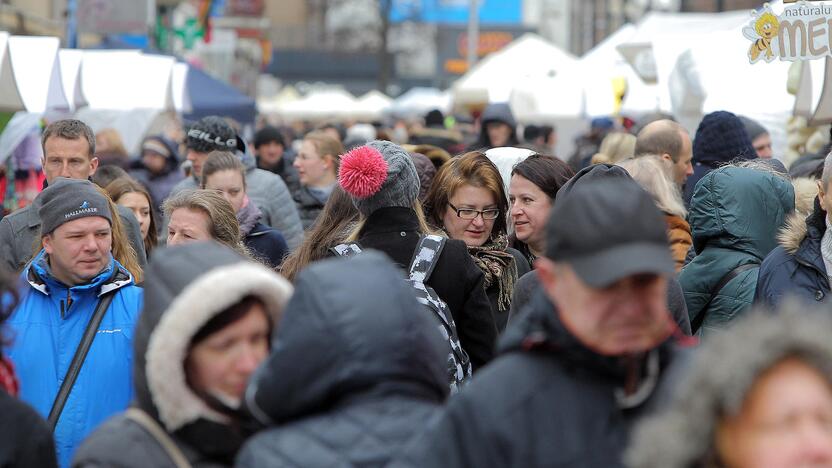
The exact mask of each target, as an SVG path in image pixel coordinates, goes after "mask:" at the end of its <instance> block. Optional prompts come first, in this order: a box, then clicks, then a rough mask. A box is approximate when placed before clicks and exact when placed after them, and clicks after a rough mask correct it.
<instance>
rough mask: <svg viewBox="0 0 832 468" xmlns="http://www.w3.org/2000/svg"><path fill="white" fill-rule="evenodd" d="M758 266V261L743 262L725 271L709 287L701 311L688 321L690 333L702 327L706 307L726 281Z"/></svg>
mask: <svg viewBox="0 0 832 468" xmlns="http://www.w3.org/2000/svg"><path fill="white" fill-rule="evenodd" d="M759 267H760V264H759V263H744V264H742V265H740V266H738V267H736V268H734V269H733V270H731V271H729V272H728V273H726V274H725V276H723V277H722V278H721V279H720V280H719V282H718V283H716V285H714V288H713V289H711V297H710V298H709V299H708V302H706V303H705V306H704V307H702V311H701V312H699V315H697V316H696V317H694V319H693V320H692V321H691V323H690V330H691V333H693V334H696V332H697V331H698V330H699V328H700V327H702V323H703V322H704V321H705V315H706V314H707V313H708V307H710V305H711V302H713V300H714V298H715V297H716V295H717V294H719V292H720V291H722V288H724V287H725V286H726V285H727V284H728V283H730V282H731V280H733V279H734V278H736V277H737V276H739V275H740V273H742V272H744V271H748V270H752V269H754V268H759Z"/></svg>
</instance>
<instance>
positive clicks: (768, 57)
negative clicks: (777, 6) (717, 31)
mask: <svg viewBox="0 0 832 468" xmlns="http://www.w3.org/2000/svg"><path fill="white" fill-rule="evenodd" d="M742 32H743V35H744V36H745V37H747V38H748V39H750V40H752V41H754V42H753V43H752V44H751V48H750V49H749V50H748V58H749V59H750V60H751V63H756V62H757V61H758V60H760V59H761V58H762V59H764V60H765V61H766V62H771V61H772V60H774V58H775V57H776V56H778V55H779V53H778V50H777V47H778V43H777V41H775V40H774V39H775V38H776V37H777V35H778V34H780V20H779V19H778V18H777V16H775V15H774V13H773V12H772V11H771V8H770V7H769V6H768V5H766V6H765V8H764V9H763V10H762V11H761V12H760V13H758V14H757V15H756V18H755V19H754V20H753V21H752V23H751V24H750V25H749V26H746V27H745V28H743V30H742Z"/></svg>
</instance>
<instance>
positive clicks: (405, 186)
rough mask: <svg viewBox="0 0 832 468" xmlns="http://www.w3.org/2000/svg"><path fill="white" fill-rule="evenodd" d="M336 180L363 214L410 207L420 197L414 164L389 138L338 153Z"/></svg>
mask: <svg viewBox="0 0 832 468" xmlns="http://www.w3.org/2000/svg"><path fill="white" fill-rule="evenodd" d="M338 183H339V184H340V185H341V188H343V189H344V191H345V192H347V193H348V194H349V195H350V196H351V197H352V201H353V204H354V205H355V207H356V208H358V211H360V212H361V214H363V215H364V216H369V215H370V214H372V213H373V212H374V211H376V210H377V209H379V208H387V207H394V206H398V207H404V208H411V207H412V206H413V202H415V201H416V199H417V198H418V197H419V173H418V172H416V166H415V165H414V164H413V161H412V160H411V159H410V155H409V154H408V153H407V151H405V150H404V149H402V148H401V147H400V146H399V145H396V144H395V143H390V142H389V141H378V140H377V141H371V142H369V143H367V144H366V145H364V146H359V147H358V148H355V149H353V150H352V151H350V152H349V153H347V154H345V155H343V156H341V163H340V169H339V172H338Z"/></svg>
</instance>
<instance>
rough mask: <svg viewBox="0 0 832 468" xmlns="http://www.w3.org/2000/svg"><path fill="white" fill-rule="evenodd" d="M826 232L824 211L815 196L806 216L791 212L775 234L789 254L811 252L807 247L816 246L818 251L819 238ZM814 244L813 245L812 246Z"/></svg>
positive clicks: (809, 255)
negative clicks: (811, 208) (811, 207)
mask: <svg viewBox="0 0 832 468" xmlns="http://www.w3.org/2000/svg"><path fill="white" fill-rule="evenodd" d="M824 233H826V212H825V211H823V209H822V208H821V207H820V201H819V200H818V199H817V198H815V207H814V210H813V211H812V214H810V215H809V216H808V217H804V216H803V215H801V214H800V213H797V212H795V213H792V214H791V215H789V217H788V218H787V219H786V224H785V225H784V226H783V229H781V230H780V232H779V233H778V235H777V240H778V242H779V243H780V245H781V246H782V247H783V249H784V250H785V251H786V253H788V254H789V255H799V254H802V253H807V254H808V257H811V254H810V253H809V252H808V250H809V249H813V248H817V250H818V252H820V240H821V239H822V238H823V235H824ZM813 246H814V247H813Z"/></svg>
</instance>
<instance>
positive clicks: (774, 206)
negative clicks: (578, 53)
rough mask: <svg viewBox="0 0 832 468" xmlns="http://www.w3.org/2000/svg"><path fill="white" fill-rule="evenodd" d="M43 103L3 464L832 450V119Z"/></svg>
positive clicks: (23, 173)
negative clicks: (779, 124)
mask: <svg viewBox="0 0 832 468" xmlns="http://www.w3.org/2000/svg"><path fill="white" fill-rule="evenodd" d="M38 133H39V134H38V135H37V137H35V138H34V139H32V138H31V137H27V139H26V140H25V141H24V143H25V144H24V145H22V146H21V148H18V150H16V151H19V152H20V154H18V155H17V156H15V158H16V159H15V160H18V161H27V160H29V161H30V162H33V164H31V165H30V166H31V167H29V166H27V167H25V168H24V167H23V166H20V167H18V168H16V169H17V170H16V171H15V172H13V173H7V174H6V175H5V177H11V178H13V179H14V185H15V196H14V204H15V206H16V207H18V209H16V210H14V211H12V212H10V213H7V214H6V215H5V216H4V217H3V218H2V220H0V260H2V262H0V265H2V270H3V271H2V274H1V275H0V286H1V287H0V299H2V300H0V305H2V309H3V311H2V314H0V323H1V324H2V329H3V334H2V335H0V336H2V339H0V350H2V352H0V408H2V409H0V411H2V412H3V414H4V415H6V416H5V417H4V418H3V419H4V423H3V424H0V433H2V434H3V435H4V436H5V437H3V438H2V440H3V441H4V442H2V443H0V465H2V466H61V467H69V466H72V467H90V468H91V467H104V466H120V467H132V466H136V467H139V466H171V467H183V466H242V467H254V466H286V467H314V466H320V467H328V466H357V467H358V466H360V467H376V466H402V467H416V466H419V467H422V466H425V467H427V466H430V467H434V466H436V467H442V466H448V467H473V466H476V467H488V466H494V467H503V466H505V467H508V466H524V467H532V466H541V467H542V466H587V467H611V466H632V467H680V468H681V467H690V466H703V467H704V466H724V467H746V466H748V467H750V466H771V467H793V466H832V347H830V345H829V344H828V341H829V340H828V339H827V337H828V335H829V333H830V332H832V319H830V317H829V314H828V312H826V311H825V310H824V309H827V308H828V307H829V306H828V302H827V296H828V295H829V294H830V292H832V288H830V277H831V276H830V273H829V272H832V230H829V229H827V227H828V226H829V223H830V215H829V214H828V208H830V207H832V187H831V186H830V182H832V154H830V148H832V146H831V145H830V144H827V145H826V147H824V148H822V149H821V150H820V151H819V152H807V154H805V155H804V156H802V157H801V158H799V159H797V160H796V161H794V162H792V163H791V164H790V166H789V167H786V166H785V165H784V164H783V163H782V162H781V161H780V159H778V155H777V154H773V150H772V144H771V138H770V136H769V133H768V131H767V130H766V129H765V128H763V127H761V126H760V125H759V124H758V123H756V122H754V121H752V120H750V119H747V118H745V117H742V116H737V115H735V114H733V113H731V112H728V111H718V112H714V113H711V114H708V115H707V116H705V117H704V119H703V120H702V121H701V123H700V124H699V126H698V128H697V129H696V131H695V132H694V133H693V134H690V133H689V132H688V131H687V130H686V129H685V128H684V127H683V126H681V125H680V124H679V123H677V122H675V121H674V120H673V119H672V117H671V116H662V115H656V116H647V117H645V118H643V119H640V120H639V121H633V120H629V119H613V118H597V119H594V120H592V121H591V122H590V123H589V129H588V131H587V132H586V133H585V134H583V135H582V136H580V137H579V138H578V139H576V140H575V142H574V151H573V152H572V154H568V155H561V154H554V148H555V144H556V141H557V129H556V128H554V127H552V126H537V125H525V126H520V125H518V124H517V122H515V120H514V118H513V116H512V113H511V109H510V108H509V106H508V105H506V104H501V103H495V104H491V105H489V106H487V107H486V108H485V109H484V110H483V112H482V113H481V114H480V115H478V116H477V119H475V120H473V121H466V120H465V119H464V118H457V117H453V116H445V115H443V114H442V113H441V112H439V111H438V110H434V111H431V112H429V113H427V114H426V115H425V116H424V118H423V119H422V120H421V121H419V122H410V123H406V122H403V121H395V122H388V123H387V125H385V124H383V123H373V124H369V123H354V124H350V125H347V124H341V123H330V124H322V125H312V124H311V123H309V122H294V123H292V125H286V126H273V125H268V124H266V122H261V123H260V124H259V125H258V128H257V129H256V131H254V132H253V138H244V136H243V134H244V133H245V132H244V131H243V130H242V129H240V128H239V125H238V124H237V123H236V122H233V121H231V120H229V119H225V118H223V117H222V116H211V117H205V118H203V119H201V120H199V121H196V122H190V123H188V124H187V125H185V126H183V128H182V129H180V130H179V131H176V132H172V133H171V134H165V135H162V134H159V135H149V136H147V137H146V138H145V139H144V140H143V141H142V142H141V147H140V151H139V154H135V155H131V154H128V151H127V150H126V149H125V148H124V145H123V144H122V143H121V139H120V137H119V135H118V133H117V132H115V131H114V130H112V129H104V130H101V131H99V132H97V133H93V131H92V129H91V128H90V127H89V126H87V125H86V124H85V123H84V122H81V121H78V120H71V119H70V120H59V121H54V122H49V123H48V124H46V125H45V126H44V128H43V129H42V130H40V131H39V132H38ZM177 138H178V139H177ZM31 154H37V155H39V156H38V157H33V156H31ZM27 155H28V156H27ZM35 159H39V164H36V163H34V160H35ZM18 187H19V188H20V191H19V193H18V192H17V188H18ZM29 198H31V203H26V200H27V199H29Z"/></svg>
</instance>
